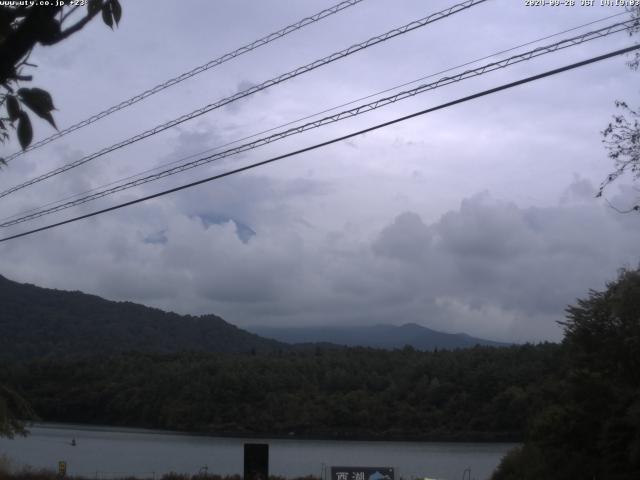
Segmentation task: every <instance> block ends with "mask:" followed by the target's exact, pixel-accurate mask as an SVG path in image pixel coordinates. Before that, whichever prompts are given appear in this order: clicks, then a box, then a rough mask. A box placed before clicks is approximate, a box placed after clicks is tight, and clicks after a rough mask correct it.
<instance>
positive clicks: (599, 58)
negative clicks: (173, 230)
mask: <svg viewBox="0 0 640 480" xmlns="http://www.w3.org/2000/svg"><path fill="white" fill-rule="evenodd" d="M638 49H640V45H633V46H631V47H626V48H622V49H620V50H615V51H613V52H610V53H606V54H604V55H600V56H597V57H592V58H590V59H587V60H583V61H581V62H577V63H573V64H570V65H565V66H564V67H560V68H556V69H553V70H548V71H546V72H544V73H540V74H537V75H533V76H530V77H526V78H523V79H521V80H517V81H515V82H510V83H506V84H503V85H500V86H498V87H494V88H490V89H488V90H483V91H481V92H478V93H475V94H473V95H469V96H466V97H463V98H459V99H457V100H453V101H451V102H447V103H443V104H441V105H438V106H436V107H431V108H427V109H425V110H421V111H419V112H415V113H412V114H410V115H405V116H403V117H399V118H395V119H393V120H389V121H387V122H384V123H379V124H377V125H374V126H372V127H368V128H365V129H362V130H358V131H356V132H353V133H349V134H347V135H343V136H341V137H337V138H333V139H331V140H327V141H325V142H321V143H317V144H315V145H311V146H309V147H305V148H302V149H299V150H295V151H293V152H289V153H285V154H283V155H278V156H276V157H272V158H269V159H267V160H263V161H261V162H257V163H252V164H250V165H246V166H244V167H240V168H236V169H234V170H230V171H228V172H224V173H220V174H217V175H213V176H211V177H207V178H204V179H201V180H197V181H195V182H191V183H187V184H185V185H181V186H179V187H174V188H171V189H169V190H164V191H162V192H158V193H154V194H152V195H147V196H145V197H141V198H138V199H136V200H131V201H129V202H125V203H120V204H118V205H114V206H112V207H108V208H104V209H102V210H97V211H95V212H91V213H87V214H85V215H80V216H77V217H73V218H70V219H67V220H64V221H61V222H57V223H52V224H49V225H45V226H44V227H40V228H35V229H33V230H28V231H26V232H22V233H18V234H16V235H11V236H9V237H4V238H0V243H2V242H7V241H9V240H14V239H16V238H21V237H25V236H27V235H31V234H34V233H37V232H42V231H45V230H50V229H52V228H55V227H59V226H62V225H66V224H69V223H73V222H77V221H79V220H84V219H86V218H90V217H95V216H97V215H101V214H103V213H107V212H112V211H114V210H119V209H121V208H124V207H129V206H131V205H135V204H137V203H142V202H145V201H147V200H152V199H154V198H158V197H162V196H164V195H168V194H170V193H175V192H179V191H181V190H186V189H188V188H191V187H195V186H197V185H202V184H204V183H208V182H212V181H214V180H219V179H221V178H224V177H228V176H230V175H234V174H237V173H240V172H244V171H247V170H252V169H254V168H257V167H261V166H263V165H267V164H270V163H274V162H276V161H278V160H283V159H285V158H288V157H293V156H295V155H299V154H302V153H306V152H309V151H311V150H316V149H318V148H321V147H326V146H327V145H331V144H334V143H338V142H342V141H344V140H348V139H349V138H353V137H356V136H358V135H362V134H364V133H368V132H372V131H374V130H378V129H380V128H383V127H388V126H389V125H393V124H396V123H400V122H403V121H406V120H409V119H411V118H414V117H418V116H421V115H425V114H427V113H431V112H435V111H437V110H442V109H445V108H449V107H452V106H454V105H458V104H460V103H464V102H468V101H470V100H474V99H476V98H480V97H484V96H487V95H491V94H493V93H497V92H500V91H502V90H507V89H509V88H513V87H516V86H519V85H523V84H526V83H530V82H533V81H537V80H541V79H543V78H546V77H549V76H552V75H557V74H559V73H562V72H566V71H568V70H573V69H576V68H579V67H583V66H585V65H590V64H592V63H595V62H599V61H602V60H605V59H607V58H612V57H615V56H618V55H623V54H625V53H629V52H632V51H634V50H638Z"/></svg>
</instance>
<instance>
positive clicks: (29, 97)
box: [18, 88, 58, 130]
mask: <svg viewBox="0 0 640 480" xmlns="http://www.w3.org/2000/svg"><path fill="white" fill-rule="evenodd" d="M18 95H20V100H22V103H24V104H25V105H26V106H27V107H29V108H30V109H31V110H33V112H34V113H35V114H36V115H38V116H39V117H40V118H44V119H45V120H46V121H47V122H49V123H50V124H51V125H52V126H53V128H55V129H56V130H57V129H58V127H57V126H56V122H55V121H54V120H53V116H52V115H51V110H54V109H55V107H54V106H53V99H52V98H51V95H49V92H46V91H45V90H42V89H41V88H21V89H20V90H18Z"/></svg>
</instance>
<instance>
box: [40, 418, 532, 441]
mask: <svg viewBox="0 0 640 480" xmlns="http://www.w3.org/2000/svg"><path fill="white" fill-rule="evenodd" d="M30 428H46V429H59V430H80V431H82V430H84V431H93V432H123V433H137V434H145V435H170V436H185V437H207V438H220V439H226V438H232V439H238V440H250V439H255V440H266V439H273V440H291V441H300V440H303V441H304V440H314V441H327V442H374V443H379V442H393V443H454V444H465V443H487V444H520V443H522V442H523V439H521V438H517V436H515V435H509V434H503V435H498V434H495V433H486V432H466V435H465V434H449V435H446V434H445V435H422V436H410V437H401V436H400V435H380V436H367V435H360V434H352V435H333V436H332V435H323V434H317V435H314V434H296V433H293V434H284V433H253V432H241V431H188V430H164V429H154V428H146V427H127V426H121V425H98V424H88V423H83V424H80V423H58V422H34V423H29V424H28V425H27V430H29V429H30ZM469 433H473V434H475V435H469Z"/></svg>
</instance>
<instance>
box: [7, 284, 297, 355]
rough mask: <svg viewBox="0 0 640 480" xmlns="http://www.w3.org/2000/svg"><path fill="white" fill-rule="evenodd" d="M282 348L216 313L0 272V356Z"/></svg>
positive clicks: (236, 350)
mask: <svg viewBox="0 0 640 480" xmlns="http://www.w3.org/2000/svg"><path fill="white" fill-rule="evenodd" d="M287 347H288V346H287V345H284V344H282V343H280V342H277V341H275V340H268V339H265V338H262V337H259V336H258V335H255V334H252V333H249V332H247V331H244V330H242V329H240V328H238V327H236V326H234V325H232V324H230V323H228V322H226V321H224V320H223V319H222V318H220V317H217V316H215V315H203V316H191V315H178V314H177V313H172V312H164V311H162V310H159V309H157V308H151V307H146V306H144V305H139V304H135V303H132V302H114V301H110V300H105V299H103V298H101V297H98V296H95V295H88V294H86V293H82V292H68V291H63V290H54V289H48V288H41V287H37V286H35V285H30V284H21V283H17V282H13V281H11V280H8V279H7V278H4V277H2V276H0V359H22V360H24V359H30V358H41V357H66V356H86V355H108V354H113V353H118V352H126V351H140V352H155V353H177V352H181V351H202V352H226V353H237V352H250V351H257V352H265V351H275V350H279V349H283V348H287Z"/></svg>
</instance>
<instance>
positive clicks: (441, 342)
mask: <svg viewBox="0 0 640 480" xmlns="http://www.w3.org/2000/svg"><path fill="white" fill-rule="evenodd" d="M247 330H248V331H250V332H253V333H256V334H258V335H260V336H261V337H265V338H271V339H273V340H278V341H280V342H286V343H307V342H313V343H317V342H328V343H333V344H336V345H346V346H350V347H371V348H384V349H394V348H403V347H404V346H405V345H410V346H411V347H413V348H416V349H418V350H435V349H436V348H438V349H454V348H469V347H474V346H476V345H484V346H492V347H506V346H508V344H506V343H500V342H494V341H491V340H485V339H482V338H475V337H472V336H470V335H467V334H464V333H444V332H438V331H436V330H432V329H430V328H426V327H423V326H421V325H417V324H415V323H406V324H404V325H362V326H339V325H329V326H309V327H269V326H264V325H261V326H254V327H247Z"/></svg>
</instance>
